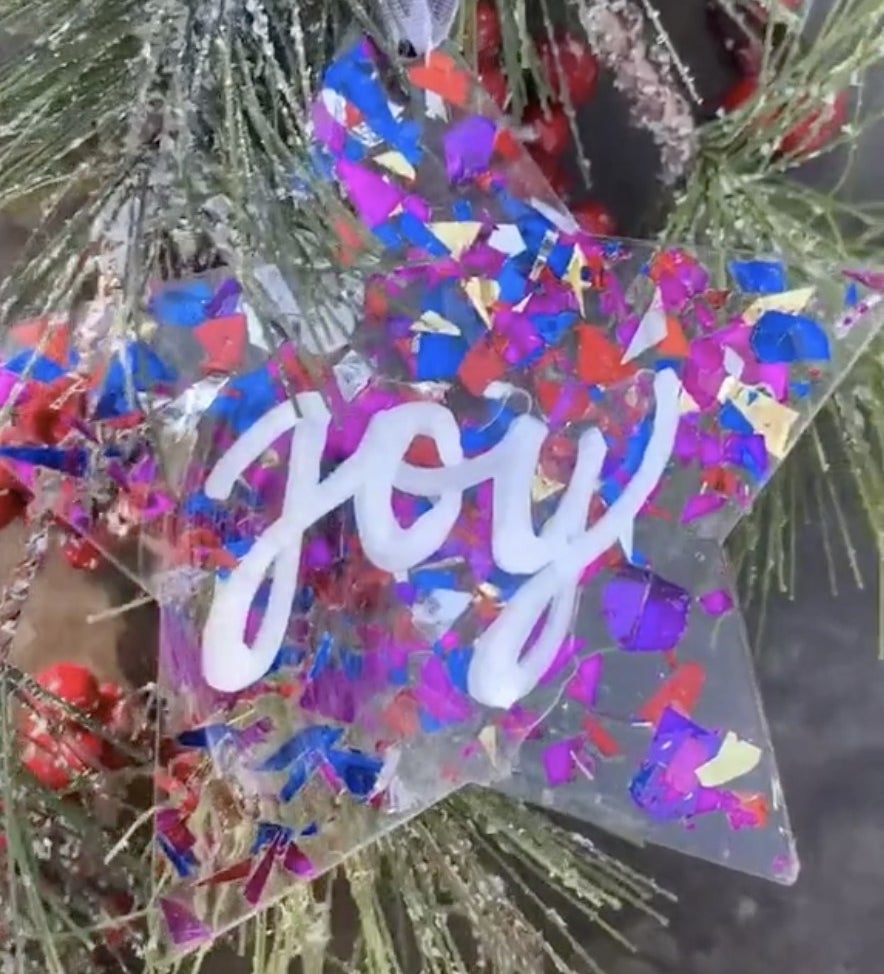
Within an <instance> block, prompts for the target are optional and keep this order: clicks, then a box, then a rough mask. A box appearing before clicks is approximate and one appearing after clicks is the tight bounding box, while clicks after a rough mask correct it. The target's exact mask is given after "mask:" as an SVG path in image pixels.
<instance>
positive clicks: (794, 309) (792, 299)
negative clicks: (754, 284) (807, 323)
mask: <svg viewBox="0 0 884 974" xmlns="http://www.w3.org/2000/svg"><path fill="white" fill-rule="evenodd" d="M811 298H813V288H812V287H802V288H798V289H796V290H795V291H783V293H782V294H766V295H765V296H764V297H763V298H758V299H757V300H756V301H753V303H752V304H751V305H749V307H748V308H747V309H746V310H745V311H744V312H743V320H744V321H746V322H747V324H750V325H754V324H755V322H756V321H758V319H759V318H760V317H761V316H762V315H763V314H764V312H765V311H785V312H788V313H789V314H798V312H799V311H803V310H804V309H805V308H806V307H807V306H808V304H810V301H811Z"/></svg>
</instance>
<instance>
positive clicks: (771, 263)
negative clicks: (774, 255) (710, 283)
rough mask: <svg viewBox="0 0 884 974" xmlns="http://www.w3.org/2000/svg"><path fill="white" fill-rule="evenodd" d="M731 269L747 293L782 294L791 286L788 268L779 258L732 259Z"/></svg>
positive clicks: (734, 277) (738, 284)
mask: <svg viewBox="0 0 884 974" xmlns="http://www.w3.org/2000/svg"><path fill="white" fill-rule="evenodd" d="M729 269H730V272H731V277H733V279H734V281H735V283H736V285H737V287H738V288H739V289H740V290H741V291H743V292H744V293H745V294H782V293H783V291H785V290H786V289H787V288H788V286H789V285H788V279H787V277H786V269H785V267H784V266H783V264H782V263H781V262H780V261H777V260H732V261H731V262H730V265H729Z"/></svg>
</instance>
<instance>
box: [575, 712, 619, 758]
mask: <svg viewBox="0 0 884 974" xmlns="http://www.w3.org/2000/svg"><path fill="white" fill-rule="evenodd" d="M581 726H582V728H583V732H584V733H585V734H586V736H587V738H588V740H589V742H590V744H592V746H593V747H594V748H595V749H596V750H597V751H598V752H599V754H600V755H601V756H602V757H603V758H613V757H616V756H617V755H618V754H620V752H621V748H620V745H619V744H618V743H617V741H616V740H614V738H613V737H612V736H611V734H610V732H609V731H608V730H606V729H605V728H604V727H603V726H602V724H601V723H600V722H599V721H598V720H597V719H596V718H595V717H592V716H590V715H589V714H587V715H586V716H585V717H584V718H583V720H582V722H581Z"/></svg>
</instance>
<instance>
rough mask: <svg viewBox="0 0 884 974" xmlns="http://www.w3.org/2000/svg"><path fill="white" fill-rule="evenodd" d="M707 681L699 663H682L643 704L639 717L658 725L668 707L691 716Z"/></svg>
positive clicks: (683, 714)
mask: <svg viewBox="0 0 884 974" xmlns="http://www.w3.org/2000/svg"><path fill="white" fill-rule="evenodd" d="M705 681H706V672H705V670H704V669H703V667H702V666H701V665H700V664H699V663H682V664H681V665H680V666H679V667H678V668H677V669H676V671H675V672H674V673H673V674H672V676H670V677H668V678H667V679H666V680H664V682H663V683H661V684H660V686H659V687H658V688H657V689H656V691H655V692H654V693H653V694H652V695H651V696H650V697H649V698H648V699H647V700H646V701H645V702H644V704H642V706H641V709H640V710H639V711H638V714H637V716H638V718H639V719H640V720H646V721H647V722H648V723H649V724H653V725H654V726H656V725H657V722H658V721H659V720H660V718H661V717H662V716H663V711H664V710H666V709H667V707H672V708H673V709H674V710H677V711H678V712H679V713H680V714H682V716H684V717H690V716H691V713H692V711H693V709H694V707H695V706H696V704H697V701H698V700H699V699H700V694H701V693H702V692H703V684H704V682H705Z"/></svg>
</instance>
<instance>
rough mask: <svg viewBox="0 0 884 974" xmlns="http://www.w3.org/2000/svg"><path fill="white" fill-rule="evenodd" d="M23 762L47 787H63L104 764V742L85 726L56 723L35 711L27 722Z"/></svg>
mask: <svg viewBox="0 0 884 974" xmlns="http://www.w3.org/2000/svg"><path fill="white" fill-rule="evenodd" d="M23 734H24V738H25V741H24V746H23V748H22V764H23V765H24V766H25V767H26V768H27V769H28V770H29V771H30V772H31V774H32V775H34V777H35V778H36V779H37V780H38V781H40V782H41V783H42V784H43V785H45V786H46V787H47V788H51V789H52V790H53V791H59V790H61V789H62V788H67V787H68V785H70V784H71V782H72V781H74V779H75V778H78V777H79V776H80V775H82V774H86V773H87V772H89V771H94V770H96V769H97V768H99V767H101V759H102V755H103V751H104V746H103V743H102V741H101V738H99V737H98V736H97V735H95V734H93V733H92V732H91V731H88V730H86V729H85V728H84V727H77V726H75V725H73V724H65V725H63V726H61V727H52V728H50V727H49V725H48V724H47V723H46V722H45V720H44V719H43V718H42V717H41V715H40V714H39V713H36V712H34V711H31V712H30V713H29V714H28V715H27V717H26V718H25V721H24V726H23Z"/></svg>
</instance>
